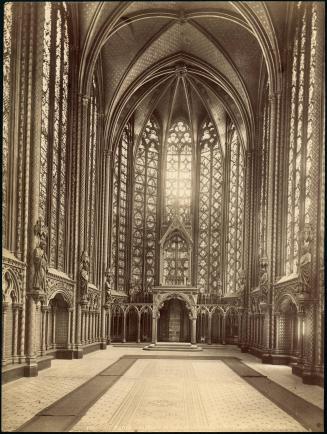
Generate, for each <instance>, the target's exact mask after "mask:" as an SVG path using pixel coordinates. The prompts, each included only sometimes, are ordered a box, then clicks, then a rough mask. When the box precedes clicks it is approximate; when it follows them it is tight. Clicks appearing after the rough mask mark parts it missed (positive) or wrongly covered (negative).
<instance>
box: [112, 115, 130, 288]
mask: <svg viewBox="0 0 327 434" xmlns="http://www.w3.org/2000/svg"><path fill="white" fill-rule="evenodd" d="M130 146H132V131H131V124H130V123H129V122H128V123H127V124H126V125H125V127H124V130H123V133H122V137H121V140H120V143H119V146H117V148H116V151H115V157H114V174H113V198H112V213H113V214H112V245H111V252H112V253H111V263H112V270H113V278H114V285H115V289H117V290H119V291H125V290H126V284H127V282H126V272H127V267H126V266H127V260H126V259H127V258H126V242H127V176H128V172H127V169H128V149H129V148H130Z"/></svg>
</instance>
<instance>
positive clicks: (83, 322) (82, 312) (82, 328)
mask: <svg viewBox="0 0 327 434" xmlns="http://www.w3.org/2000/svg"><path fill="white" fill-rule="evenodd" d="M80 313H81V335H80V338H81V341H80V342H81V344H82V345H84V336H85V327H84V324H85V313H84V309H82V307H81V312H80Z"/></svg>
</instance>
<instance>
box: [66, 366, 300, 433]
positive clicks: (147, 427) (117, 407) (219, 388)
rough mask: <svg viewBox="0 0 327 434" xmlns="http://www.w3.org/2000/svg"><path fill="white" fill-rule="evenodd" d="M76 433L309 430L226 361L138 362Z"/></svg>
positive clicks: (97, 403) (87, 415)
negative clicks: (232, 368)
mask: <svg viewBox="0 0 327 434" xmlns="http://www.w3.org/2000/svg"><path fill="white" fill-rule="evenodd" d="M71 431H77V432H80V431H96V432H121V431H131V432H135V431H139V432H148V431H154V432H160V431H165V432H174V431H176V432H177V431H178V432H185V431H196V432H201V431H202V432H203V431H213V432H226V431H227V432H231V431H253V432H267V431H277V432H280V431H295V432H303V431H306V430H305V429H304V428H303V427H302V426H301V425H300V424H299V423H297V422H296V421H295V420H294V419H293V418H292V417H290V416H289V415H288V414H287V413H285V412H284V411H282V410H281V409H279V408H278V407H277V406H276V405H275V404H273V403H272V402H271V401H270V400H269V399H267V398H265V397H264V396H263V395H262V394H261V393H259V392H257V391H256V390H255V389H254V388H253V387H251V386H250V385H248V384H247V383H246V382H245V381H244V380H243V379H241V378H240V377H239V376H238V375H237V374H235V373H234V372H233V371H232V370H231V369H230V368H228V367H227V366H226V365H225V364H224V363H223V362H221V361H211V360H210V361H209V360H198V361H194V360H138V361H137V362H136V363H135V365H133V366H132V367H131V368H130V369H129V371H128V372H127V373H126V374H125V375H124V377H123V378H121V379H120V380H119V381H118V382H117V383H115V384H114V385H113V387H112V388H110V389H109V390H108V392H106V393H105V394H104V395H103V396H102V397H101V398H100V399H99V400H98V401H97V402H96V404H95V405H93V406H92V407H91V408H90V409H89V411H88V412H87V413H86V415H85V416H84V417H82V419H81V420H80V421H79V422H78V423H77V424H76V425H75V426H74V428H73V429H72V430H71Z"/></svg>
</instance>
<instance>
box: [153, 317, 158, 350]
mask: <svg viewBox="0 0 327 434" xmlns="http://www.w3.org/2000/svg"><path fill="white" fill-rule="evenodd" d="M157 323H158V317H157V314H155V313H154V314H153V316H152V343H153V344H156V343H157V340H158V337H157Z"/></svg>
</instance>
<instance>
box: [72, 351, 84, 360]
mask: <svg viewBox="0 0 327 434" xmlns="http://www.w3.org/2000/svg"><path fill="white" fill-rule="evenodd" d="M73 354H74V359H83V349H82V348H76V349H75V350H74V351H73Z"/></svg>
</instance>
